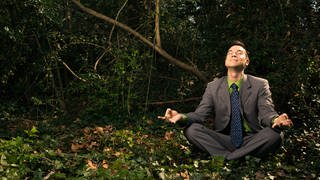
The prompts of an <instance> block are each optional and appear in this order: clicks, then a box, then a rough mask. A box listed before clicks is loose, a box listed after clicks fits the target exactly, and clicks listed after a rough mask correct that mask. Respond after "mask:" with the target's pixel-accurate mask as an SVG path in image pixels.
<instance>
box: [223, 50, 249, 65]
mask: <svg viewBox="0 0 320 180" xmlns="http://www.w3.org/2000/svg"><path fill="white" fill-rule="evenodd" d="M248 65H249V58H248V55H247V51H246V50H245V49H244V48H243V47H242V46H238V45H234V46H231V47H230V49H229V50H228V52H227V57H226V61H225V66H226V67H227V68H239V69H240V70H242V69H244V68H245V67H247V66H248Z"/></svg>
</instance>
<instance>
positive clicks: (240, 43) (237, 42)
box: [229, 40, 247, 50]
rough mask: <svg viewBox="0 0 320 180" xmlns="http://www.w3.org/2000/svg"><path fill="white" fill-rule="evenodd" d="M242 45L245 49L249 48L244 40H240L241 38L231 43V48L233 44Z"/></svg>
mask: <svg viewBox="0 0 320 180" xmlns="http://www.w3.org/2000/svg"><path fill="white" fill-rule="evenodd" d="M236 45H237V46H241V47H243V48H244V49H245V50H247V48H246V45H245V44H244V42H242V41H240V40H234V41H232V42H231V43H230V45H229V48H231V47H232V46H236Z"/></svg>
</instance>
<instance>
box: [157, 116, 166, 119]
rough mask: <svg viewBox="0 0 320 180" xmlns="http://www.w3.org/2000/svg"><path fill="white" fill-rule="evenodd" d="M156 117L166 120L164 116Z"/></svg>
mask: <svg viewBox="0 0 320 180" xmlns="http://www.w3.org/2000/svg"><path fill="white" fill-rule="evenodd" d="M158 119H162V120H166V117H165V116H158Z"/></svg>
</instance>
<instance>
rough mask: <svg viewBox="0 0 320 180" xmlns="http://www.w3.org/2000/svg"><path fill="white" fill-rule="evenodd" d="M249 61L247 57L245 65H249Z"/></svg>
mask: <svg viewBox="0 0 320 180" xmlns="http://www.w3.org/2000/svg"><path fill="white" fill-rule="evenodd" d="M249 63H250V59H249V58H247V61H246V66H249Z"/></svg>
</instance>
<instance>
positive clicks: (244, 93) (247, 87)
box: [240, 74, 251, 113]
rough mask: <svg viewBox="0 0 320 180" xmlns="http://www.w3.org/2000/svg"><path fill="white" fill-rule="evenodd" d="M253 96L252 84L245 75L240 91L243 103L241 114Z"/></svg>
mask: <svg viewBox="0 0 320 180" xmlns="http://www.w3.org/2000/svg"><path fill="white" fill-rule="evenodd" d="M250 95H251V83H250V81H249V80H248V76H247V75H246V74H245V75H244V76H243V82H242V85H241V89H240V101H241V112H242V113H243V107H244V106H245V104H246V103H247V101H248V99H249V97H250Z"/></svg>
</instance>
